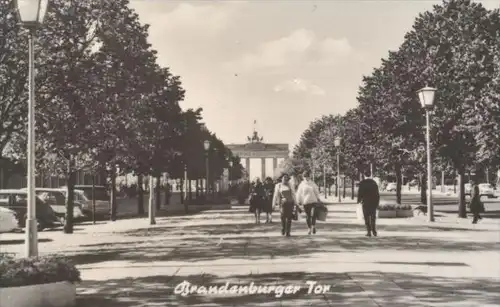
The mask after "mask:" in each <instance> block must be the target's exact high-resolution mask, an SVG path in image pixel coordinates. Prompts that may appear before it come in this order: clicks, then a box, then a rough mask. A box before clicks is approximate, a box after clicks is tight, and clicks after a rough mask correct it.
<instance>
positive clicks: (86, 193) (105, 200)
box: [62, 185, 111, 217]
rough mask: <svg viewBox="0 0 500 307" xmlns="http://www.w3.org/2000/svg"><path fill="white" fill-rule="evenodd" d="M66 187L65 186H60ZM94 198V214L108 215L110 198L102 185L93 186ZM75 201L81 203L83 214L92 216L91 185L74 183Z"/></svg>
mask: <svg viewBox="0 0 500 307" xmlns="http://www.w3.org/2000/svg"><path fill="white" fill-rule="evenodd" d="M62 188H63V189H66V188H67V187H62ZM94 199H95V214H96V216H99V217H103V216H109V215H110V213H111V210H110V209H111V199H110V197H109V194H108V190H107V189H106V187H104V186H95V187H94ZM75 201H76V202H78V203H79V204H81V206H82V211H83V214H84V215H86V216H88V217H91V216H92V186H91V185H75Z"/></svg>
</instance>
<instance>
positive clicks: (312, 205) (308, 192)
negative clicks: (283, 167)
mask: <svg viewBox="0 0 500 307" xmlns="http://www.w3.org/2000/svg"><path fill="white" fill-rule="evenodd" d="M302 178H303V179H302V182H301V183H300V184H299V187H298V189H297V202H298V204H299V206H303V207H304V211H305V212H306V221H307V227H308V228H309V233H308V234H311V233H312V234H316V208H317V207H318V205H320V204H321V200H320V195H319V188H318V186H317V185H316V183H314V182H313V181H312V180H311V178H310V173H309V172H308V171H305V172H304V173H303V174H302Z"/></svg>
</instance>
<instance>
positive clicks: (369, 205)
mask: <svg viewBox="0 0 500 307" xmlns="http://www.w3.org/2000/svg"><path fill="white" fill-rule="evenodd" d="M359 203H361V204H362V206H363V216H364V218H365V225H366V236H367V237H371V236H372V233H373V235H374V236H377V230H376V228H375V225H376V218H377V208H378V206H379V203H380V194H379V192H378V185H377V183H376V182H375V180H373V179H370V178H368V179H364V180H362V181H361V182H360V183H359V189H358V204H359Z"/></svg>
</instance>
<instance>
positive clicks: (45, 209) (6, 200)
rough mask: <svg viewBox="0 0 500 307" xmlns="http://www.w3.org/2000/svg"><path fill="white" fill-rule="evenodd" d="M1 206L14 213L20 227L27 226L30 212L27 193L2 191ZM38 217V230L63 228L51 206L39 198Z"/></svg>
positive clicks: (37, 201) (37, 199)
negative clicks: (28, 212)
mask: <svg viewBox="0 0 500 307" xmlns="http://www.w3.org/2000/svg"><path fill="white" fill-rule="evenodd" d="M35 197H36V196H35ZM0 206H1V207H4V208H8V209H10V210H12V211H14V212H15V213H16V218H17V221H18V223H19V227H24V226H25V223H26V217H27V211H28V194H27V192H26V191H23V190H0ZM36 217H37V221H38V230H43V229H46V228H55V227H59V226H62V224H61V222H60V221H59V219H58V218H57V216H56V214H55V212H54V210H52V208H51V207H50V205H48V204H47V203H45V202H44V201H42V200H41V199H40V198H38V197H36Z"/></svg>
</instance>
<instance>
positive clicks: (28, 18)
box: [15, 0, 48, 257]
mask: <svg viewBox="0 0 500 307" xmlns="http://www.w3.org/2000/svg"><path fill="white" fill-rule="evenodd" d="M15 2H16V7H17V12H18V20H19V21H20V23H21V25H22V26H23V27H24V28H26V29H27V30H28V57H29V63H28V76H29V77H28V78H29V79H28V91H29V94H28V96H29V97H28V148H27V156H28V159H27V160H28V163H27V164H28V167H27V174H26V175H27V180H28V187H27V188H28V191H27V192H28V208H27V209H28V210H27V211H28V212H27V215H26V229H25V235H26V238H25V248H26V251H25V252H26V256H27V257H33V256H38V238H37V237H38V233H37V224H38V223H37V220H36V198H35V72H34V65H35V64H34V62H35V59H34V46H33V37H34V34H35V30H36V28H37V27H38V26H39V25H41V24H42V23H43V18H44V17H45V12H46V11H47V5H48V0H16V1H15Z"/></svg>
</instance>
